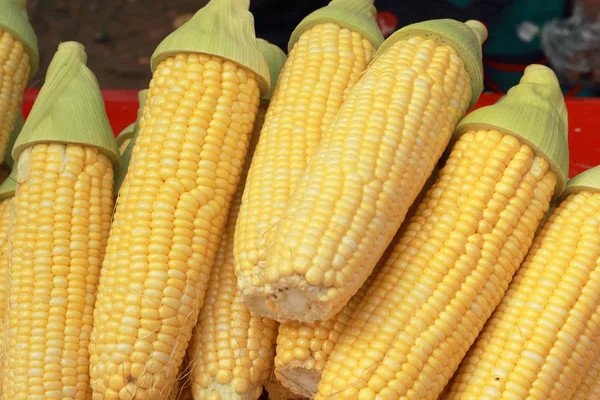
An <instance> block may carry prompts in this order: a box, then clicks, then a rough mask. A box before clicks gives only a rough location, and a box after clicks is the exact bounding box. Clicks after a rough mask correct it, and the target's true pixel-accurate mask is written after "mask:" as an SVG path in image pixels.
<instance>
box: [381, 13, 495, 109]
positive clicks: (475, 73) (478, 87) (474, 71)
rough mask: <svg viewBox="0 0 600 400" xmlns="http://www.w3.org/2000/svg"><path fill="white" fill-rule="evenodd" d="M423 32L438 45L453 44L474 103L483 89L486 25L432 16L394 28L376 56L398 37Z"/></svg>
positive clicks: (409, 36) (421, 33)
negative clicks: (463, 69)
mask: <svg viewBox="0 0 600 400" xmlns="http://www.w3.org/2000/svg"><path fill="white" fill-rule="evenodd" d="M415 36H422V37H424V38H427V39H431V40H433V41H435V42H436V43H437V44H439V45H449V46H452V47H453V48H454V49H455V50H456V51H457V52H458V54H459V55H460V57H461V58H462V60H463V62H464V64H465V68H466V70H467V71H468V72H469V75H470V76H471V102H470V104H469V108H471V107H473V106H474V105H475V103H477V101H478V100H479V96H480V95H481V92H483V64H482V50H481V46H482V44H483V43H484V42H485V40H486V38H487V29H486V27H485V25H483V24H482V23H481V22H479V21H474V20H470V21H467V22H466V23H463V22H459V21H456V20H453V19H434V20H430V21H424V22H418V23H416V24H412V25H407V26H405V27H404V28H401V29H399V30H398V31H396V32H394V33H393V34H392V35H391V36H390V37H388V38H387V39H386V40H385V42H383V44H382V45H381V47H380V48H379V50H378V51H377V53H376V54H375V58H377V57H378V56H379V55H380V54H382V53H383V52H385V51H386V50H387V49H389V48H390V47H391V46H393V45H394V44H395V43H397V42H398V41H400V40H406V39H409V38H411V37H415Z"/></svg>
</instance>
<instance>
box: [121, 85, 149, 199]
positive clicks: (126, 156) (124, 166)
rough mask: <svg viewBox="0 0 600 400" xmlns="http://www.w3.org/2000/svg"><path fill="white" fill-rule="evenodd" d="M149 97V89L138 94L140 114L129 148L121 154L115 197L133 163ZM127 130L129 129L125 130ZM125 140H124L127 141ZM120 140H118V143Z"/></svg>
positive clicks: (132, 127)
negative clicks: (134, 148)
mask: <svg viewBox="0 0 600 400" xmlns="http://www.w3.org/2000/svg"><path fill="white" fill-rule="evenodd" d="M147 95H148V89H144V90H140V91H139V92H138V112H137V118H136V120H135V122H134V123H133V124H131V125H130V126H131V136H130V138H131V140H130V141H129V143H128V144H127V148H126V149H125V151H123V154H121V165H120V166H119V168H117V169H116V170H115V186H114V194H115V196H116V195H117V194H118V193H119V189H120V188H121V185H122V184H123V180H124V179H125V175H126V174H127V170H128V169H129V162H130V161H131V151H132V150H133V146H134V145H135V140H136V138H137V135H138V131H139V129H140V118H142V113H143V112H144V106H145V105H146V97H147ZM125 129H127V128H125ZM126 139H127V138H125V139H124V140H126ZM118 141H119V138H117V143H118Z"/></svg>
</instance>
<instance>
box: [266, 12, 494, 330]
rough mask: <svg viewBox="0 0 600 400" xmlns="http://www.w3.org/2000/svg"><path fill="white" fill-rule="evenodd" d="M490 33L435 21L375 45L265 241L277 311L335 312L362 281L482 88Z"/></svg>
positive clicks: (281, 314) (301, 317) (316, 316)
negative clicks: (484, 43)
mask: <svg viewBox="0 0 600 400" xmlns="http://www.w3.org/2000/svg"><path fill="white" fill-rule="evenodd" d="M485 35H486V30H485V27H484V26H483V25H482V24H480V23H479V22H477V21H470V22H468V23H467V24H463V23H460V22H457V21H452V20H436V21H429V22H426V23H420V24H415V25H411V26H409V27H406V28H404V29H402V30H400V31H398V32H397V33H396V34H395V35H394V36H391V37H390V38H388V39H387V40H386V42H385V43H384V44H383V45H382V46H381V48H380V49H379V50H378V52H377V55H376V56H375V60H374V61H373V63H372V64H371V65H370V67H369V68H368V69H367V71H366V72H365V73H364V75H363V76H362V78H361V80H360V81H359V82H358V83H357V84H356V86H355V87H354V88H353V89H352V91H351V92H350V94H349V96H348V99H347V100H346V101H345V102H344V104H343V105H342V107H341V109H340V111H339V113H338V115H337V117H336V119H335V121H334V122H333V124H332V125H331V128H330V129H329V130H327V131H326V132H325V134H324V136H323V140H322V142H321V144H320V146H319V148H318V149H317V150H316V154H315V156H314V157H313V159H312V160H311V161H310V162H309V164H308V166H307V168H306V171H305V173H304V175H303V177H302V179H301V181H300V184H299V185H298V186H297V187H296V189H295V191H294V192H293V193H292V195H291V199H290V201H289V205H288V208H287V210H286V211H285V213H284V214H283V218H282V219H281V222H280V223H279V224H278V226H277V228H276V229H275V232H274V233H273V235H272V236H271V237H270V240H268V241H267V243H266V246H267V248H268V249H269V251H268V252H267V254H266V268H265V282H266V286H265V289H266V295H267V300H266V302H267V304H268V305H269V307H270V308H271V309H272V310H273V314H274V316H273V317H274V318H275V319H277V320H279V321H286V320H297V321H301V322H313V321H317V320H326V319H328V318H331V317H332V316H333V315H335V314H336V313H337V312H338V311H339V310H340V309H341V308H342V307H343V306H344V305H345V304H346V303H347V302H348V300H349V299H350V297H351V296H352V295H353V294H354V293H356V291H357V290H358V289H359V288H360V286H361V285H362V284H363V283H364V281H365V280H366V278H367V277H368V275H369V274H370V273H371V271H372V270H373V267H374V266H375V264H376V262H377V260H378V259H379V258H380V257H381V255H382V253H383V251H384V250H385V248H386V247H387V245H388V244H389V243H390V241H391V239H392V237H393V235H394V234H395V233H396V231H397V230H398V228H399V226H400V224H401V223H402V221H403V219H404V217H405V214H406V212H407V210H408V208H409V206H410V205H411V204H412V202H413V200H414V199H415V198H416V196H417V194H418V193H419V191H420V190H421V188H422V187H423V185H424V184H425V181H426V180H427V178H428V176H429V175H430V174H431V172H432V170H433V168H434V166H435V164H436V162H437V161H438V159H439V157H440V156H441V155H442V152H443V150H444V148H445V147H446V145H447V144H448V141H449V140H450V137H451V136H452V132H453V131H454V127H455V126H456V123H457V122H458V120H459V119H460V118H461V117H462V115H463V114H464V113H465V111H466V110H467V107H468V105H469V102H471V104H473V103H474V102H475V101H476V100H477V99H478V97H479V94H480V93H481V88H482V79H481V68H482V67H481V42H482V41H483V40H484V39H485Z"/></svg>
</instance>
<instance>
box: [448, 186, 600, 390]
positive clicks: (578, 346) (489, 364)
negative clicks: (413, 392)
mask: <svg viewBox="0 0 600 400" xmlns="http://www.w3.org/2000/svg"><path fill="white" fill-rule="evenodd" d="M599 260H600V194H599V193H591V192H589V191H582V192H579V193H577V194H572V195H570V196H569V197H568V198H567V199H566V200H564V201H563V202H562V203H561V204H560V205H559V206H558V208H557V209H556V210H555V211H554V213H553V214H552V215H551V216H550V218H549V219H548V222H546V224H545V225H544V226H543V228H542V229H541V231H540V232H539V233H538V235H537V236H536V238H535V241H534V243H533V246H532V247H531V250H530V252H529V254H528V255H527V258H526V260H525V262H524V263H523V265H522V266H521V268H520V269H519V271H518V272H517V274H516V275H515V278H514V279H513V281H512V283H511V284H510V287H509V288H508V290H507V291H506V296H504V298H503V299H502V302H501V303H500V305H499V306H498V308H497V309H496V311H494V314H492V317H491V318H490V320H489V322H488V323H487V324H486V326H485V329H484V330H483V332H482V333H481V335H480V336H479V338H478V339H477V341H476V342H475V344H474V345H473V347H472V348H471V350H470V351H469V353H468V354H467V356H466V358H465V360H464V361H463V363H462V364H461V367H460V369H459V370H458V371H457V372H456V375H455V376H454V377H453V379H452V382H451V384H450V386H449V388H448V389H447V390H446V394H445V397H444V398H446V399H480V398H486V399H488V398H489V399H516V398H520V399H525V398H527V399H532V400H537V399H540V400H541V399H570V398H571V396H572V395H573V394H574V393H575V391H576V389H577V387H578V386H579V385H580V383H581V382H582V381H583V379H584V376H585V370H586V369H587V368H588V367H589V366H590V365H592V362H593V361H594V360H596V359H597V358H598V356H599V355H600V353H599V350H600V299H599V297H598V287H600V286H599V285H600V264H599V262H600V261H599Z"/></svg>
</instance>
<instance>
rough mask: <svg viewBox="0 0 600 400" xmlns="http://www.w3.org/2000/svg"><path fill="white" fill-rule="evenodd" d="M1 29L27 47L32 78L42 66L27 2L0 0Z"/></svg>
mask: <svg viewBox="0 0 600 400" xmlns="http://www.w3.org/2000/svg"><path fill="white" fill-rule="evenodd" d="M0 27H2V28H4V29H6V30H7V31H8V32H10V33H12V34H13V35H14V36H15V37H16V38H17V39H19V41H20V42H21V43H22V44H23V46H25V49H26V50H27V53H28V54H29V64H30V65H31V70H30V72H29V77H30V78H31V77H32V76H33V75H35V73H36V72H37V70H38V68H39V64H40V53H39V49H38V42H37V36H36V35H35V31H34V30H33V27H32V26H31V24H30V23H29V17H28V16H27V1H26V0H0Z"/></svg>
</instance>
